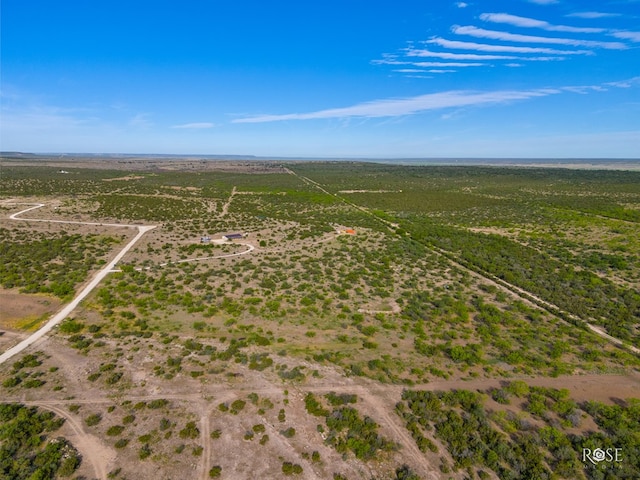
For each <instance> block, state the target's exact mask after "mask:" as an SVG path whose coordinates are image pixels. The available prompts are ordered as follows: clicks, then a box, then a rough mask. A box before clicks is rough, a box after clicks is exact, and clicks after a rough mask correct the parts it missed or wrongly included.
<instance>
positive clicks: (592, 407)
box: [396, 381, 640, 479]
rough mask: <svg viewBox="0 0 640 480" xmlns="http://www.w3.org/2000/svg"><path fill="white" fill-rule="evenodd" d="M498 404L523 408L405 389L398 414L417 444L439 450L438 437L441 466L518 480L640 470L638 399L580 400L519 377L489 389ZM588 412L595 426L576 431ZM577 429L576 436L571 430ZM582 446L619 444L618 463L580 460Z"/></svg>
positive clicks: (461, 393) (459, 393) (626, 474)
mask: <svg viewBox="0 0 640 480" xmlns="http://www.w3.org/2000/svg"><path fill="white" fill-rule="evenodd" d="M489 393H490V395H491V396H492V398H493V399H494V400H495V401H497V402H498V403H499V404H510V403H511V402H517V403H522V405H523V408H524V411H525V412H526V413H523V414H520V415H517V414H515V413H514V412H513V411H512V410H510V409H499V408H489V407H487V406H486V405H485V403H486V396H484V395H481V394H478V393H475V392H471V391H468V390H454V391H451V392H429V391H409V390H406V391H404V392H403V394H402V402H399V403H398V404H397V406H396V411H397V413H398V414H399V415H400V416H401V417H402V418H403V419H404V421H405V422H406V426H407V429H408V430H409V431H410V432H411V434H412V436H413V438H414V440H415V441H416V443H417V445H418V447H419V448H420V449H421V450H423V451H425V452H426V451H428V450H431V451H435V452H438V447H437V445H436V444H435V443H434V442H433V441H432V440H431V438H434V437H435V438H437V439H438V440H439V441H440V442H442V444H443V445H444V446H445V447H446V450H447V451H448V452H449V453H450V454H451V457H452V459H453V465H450V464H449V463H448V461H447V460H446V458H445V457H442V458H441V470H442V471H443V472H445V473H446V472H448V471H449V470H450V469H453V470H454V471H456V470H458V469H466V470H467V472H474V471H475V472H478V473H479V472H480V471H481V470H482V469H483V468H485V469H490V470H492V471H493V472H495V474H497V475H498V477H499V478H501V479H516V478H532V479H533V478H535V479H551V478H568V479H578V478H585V477H586V478H589V479H604V478H637V477H638V475H640V460H639V457H638V455H637V453H638V452H639V451H640V450H639V449H640V441H639V439H638V437H637V434H636V432H638V431H639V429H640V416H639V413H640V401H638V400H637V399H628V400H627V401H626V402H624V404H621V405H614V406H607V405H604V404H602V403H598V402H586V403H584V404H582V405H578V404H577V403H576V402H574V401H573V400H572V399H571V398H570V397H569V392H568V391H567V390H557V389H551V388H543V387H529V386H528V385H527V384H526V383H524V382H521V381H517V382H511V383H507V384H505V386H504V387H503V388H499V389H493V390H491V391H490V392H489ZM588 417H591V418H592V419H593V421H594V422H595V424H596V425H597V426H598V431H587V432H584V431H583V430H582V429H579V427H580V426H581V425H583V424H584V423H585V422H586V420H585V418H588ZM576 431H580V433H576ZM583 448H591V449H593V450H595V449H596V448H602V449H606V448H620V449H621V450H620V451H621V452H624V461H620V462H614V463H611V462H610V463H607V462H603V463H599V464H597V465H594V464H592V463H589V462H585V461H583V459H582V456H581V452H582V449H583ZM481 476H482V475H481Z"/></svg>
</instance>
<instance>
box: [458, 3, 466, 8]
mask: <svg viewBox="0 0 640 480" xmlns="http://www.w3.org/2000/svg"><path fill="white" fill-rule="evenodd" d="M468 6H469V4H468V3H465V2H457V3H456V7H458V8H467V7H468Z"/></svg>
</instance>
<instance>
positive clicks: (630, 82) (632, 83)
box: [605, 77, 640, 88]
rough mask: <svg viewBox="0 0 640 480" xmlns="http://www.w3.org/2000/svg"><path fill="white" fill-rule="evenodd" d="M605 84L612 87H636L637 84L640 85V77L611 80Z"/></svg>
mask: <svg viewBox="0 0 640 480" xmlns="http://www.w3.org/2000/svg"><path fill="white" fill-rule="evenodd" d="M605 85H610V86H612V87H618V88H631V87H636V86H640V77H633V78H629V79H627V80H620V81H617V82H609V83H606V84H605Z"/></svg>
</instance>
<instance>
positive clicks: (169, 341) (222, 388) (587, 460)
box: [0, 155, 640, 480]
mask: <svg viewBox="0 0 640 480" xmlns="http://www.w3.org/2000/svg"><path fill="white" fill-rule="evenodd" d="M1 162H2V164H1V165H0V258H1V261H0V478H7V479H34V480H35V479H45V478H75V479H86V480H89V479H100V480H103V479H120V480H124V479H129V480H144V479H154V480H165V479H167V480H168V479H209V478H223V479H225V478H226V479H244V478H246V479H258V478H261V479H268V478H300V479H302V478H304V479H333V480H347V479H348V480H356V479H363V480H365V479H366V480H370V479H375V480H417V479H423V480H427V479H456V480H462V479H618V478H625V479H632V478H640V171H633V170H612V169H610V170H607V169H586V168H548V167H546V166H529V167H526V168H525V167H517V166H507V165H500V166H479V165H460V166H435V165H431V166H425V165H393V164H382V163H366V162H355V161H340V162H338V161H336V162H329V161H291V160H280V161H276V160H270V161H261V160H251V161H249V160H242V159H233V160H211V159H199V158H195V157H194V158H180V159H168V158H157V159H154V158H150V157H145V158H129V157H121V158H109V159H100V158H68V157H63V158H53V157H49V158H46V157H43V158H32V157H25V156H19V155H14V156H11V155H6V156H5V157H3V158H2V159H1ZM574 166H575V165H574ZM577 167H581V165H577ZM585 452H587V453H586V456H585ZM605 452H606V454H605ZM611 452H613V453H614V454H615V455H613V456H610V455H609V454H610V453H611ZM602 455H604V456H602Z"/></svg>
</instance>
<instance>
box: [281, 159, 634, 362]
mask: <svg viewBox="0 0 640 480" xmlns="http://www.w3.org/2000/svg"><path fill="white" fill-rule="evenodd" d="M285 170H286V171H287V173H289V174H291V175H295V176H296V177H298V178H299V179H300V180H302V181H303V182H304V183H306V184H307V185H312V186H314V187H316V188H317V189H318V190H320V191H322V192H323V193H326V194H327V195H331V196H332V197H334V198H336V199H338V200H340V201H341V202H343V203H345V204H346V205H350V206H351V207H353V208H356V209H358V210H360V211H361V212H363V213H366V214H367V215H369V216H371V217H373V218H375V219H377V220H378V221H380V222H382V223H383V224H384V225H386V226H387V227H388V228H389V230H391V231H395V229H396V228H398V225H397V224H395V223H393V222H389V221H388V220H385V219H383V218H380V217H379V216H377V215H376V214H374V213H372V212H370V211H369V210H367V209H366V208H365V207H362V206H360V205H356V204H355V203H352V202H350V201H348V200H346V199H344V198H343V197H341V196H340V195H338V194H336V193H331V192H329V191H328V190H326V189H325V188H324V187H322V185H320V184H319V183H318V182H316V181H314V180H311V179H310V178H308V177H304V176H302V175H298V174H297V173H296V172H294V171H293V170H291V169H289V168H287V169H285ZM423 245H425V246H426V247H427V248H429V249H430V250H431V251H432V252H434V253H436V254H438V255H441V256H443V257H445V258H446V259H447V260H449V261H450V262H451V263H452V264H454V265H455V266H457V267H459V268H462V269H464V270H466V271H468V272H470V273H472V274H473V275H475V276H480V277H482V278H484V279H485V280H487V281H489V282H491V283H492V284H494V285H496V286H498V287H500V288H501V289H503V290H506V291H507V292H509V293H510V294H511V295H512V296H515V297H516V298H518V299H519V300H522V301H525V302H527V303H533V304H535V305H537V306H538V307H539V308H542V309H544V310H545V311H547V312H549V313H551V314H552V315H554V316H556V317H558V318H560V319H561V320H563V321H566V319H570V320H571V321H572V322H574V323H573V325H574V326H577V325H584V326H585V327H586V328H587V329H589V330H590V331H592V332H593V333H595V334H596V335H598V336H600V337H602V338H604V339H605V340H607V341H608V342H610V343H613V344H614V345H617V346H620V347H623V348H627V349H629V350H630V351H631V352H633V353H635V354H636V355H640V348H637V347H635V346H633V345H629V344H627V343H625V342H623V341H622V340H620V339H619V338H616V337H613V336H611V335H609V334H608V333H606V332H605V331H604V330H603V329H602V328H600V327H598V326H595V325H593V324H592V323H589V322H587V321H585V320H583V319H581V318H579V317H577V316H576V315H573V314H571V313H569V312H565V311H564V310H562V309H561V308H560V307H558V306H556V305H554V304H552V303H550V302H547V301H546V300H543V299H541V298H539V297H537V296H536V295H534V294H532V293H530V292H528V291H526V290H524V289H522V288H520V287H517V286H516V285H513V284H511V283H509V282H506V281H504V280H502V279H500V278H498V277H496V276H495V275H492V274H490V273H488V272H485V271H484V270H482V269H480V268H478V267H476V266H475V265H474V266H473V267H472V266H469V265H465V264H464V263H461V262H460V261H459V259H456V258H454V254H452V253H451V252H448V251H446V250H443V249H441V248H438V247H436V246H435V245H431V244H425V243H423ZM567 323H568V324H570V325H571V322H567Z"/></svg>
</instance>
